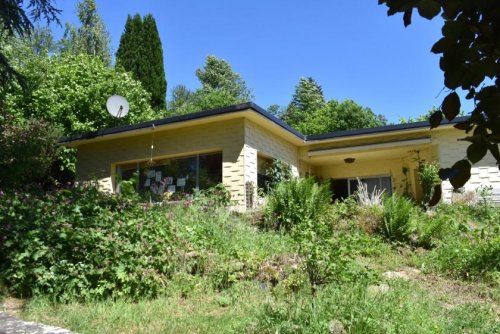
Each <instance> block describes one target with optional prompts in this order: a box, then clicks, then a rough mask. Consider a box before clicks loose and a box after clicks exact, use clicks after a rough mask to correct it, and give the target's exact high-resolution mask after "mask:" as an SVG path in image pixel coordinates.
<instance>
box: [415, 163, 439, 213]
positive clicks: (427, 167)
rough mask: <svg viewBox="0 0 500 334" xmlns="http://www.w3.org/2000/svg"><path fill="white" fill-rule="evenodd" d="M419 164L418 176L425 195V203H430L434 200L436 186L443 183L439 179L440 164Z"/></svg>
mask: <svg viewBox="0 0 500 334" xmlns="http://www.w3.org/2000/svg"><path fill="white" fill-rule="evenodd" d="M418 163H419V167H418V176H419V178H420V184H421V185H422V191H423V193H424V199H423V202H424V203H428V202H429V201H430V200H431V198H432V194H433V191H434V186H435V185H437V184H440V183H441V179H440V178H439V163H437V162H427V161H420V160H419V161H418Z"/></svg>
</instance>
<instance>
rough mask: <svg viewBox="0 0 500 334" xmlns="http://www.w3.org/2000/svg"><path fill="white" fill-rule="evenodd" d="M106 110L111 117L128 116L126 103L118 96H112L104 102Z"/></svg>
mask: <svg viewBox="0 0 500 334" xmlns="http://www.w3.org/2000/svg"><path fill="white" fill-rule="evenodd" d="M106 109H108V112H109V113H110V114H111V116H113V117H117V118H121V117H125V116H127V114H128V109H129V106H128V102H127V100H126V99H125V98H124V97H123V96H120V95H112V96H110V97H109V98H108V101H106Z"/></svg>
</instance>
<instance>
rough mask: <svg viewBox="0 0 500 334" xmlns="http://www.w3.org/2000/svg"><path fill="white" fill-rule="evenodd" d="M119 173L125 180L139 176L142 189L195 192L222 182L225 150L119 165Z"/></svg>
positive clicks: (148, 190) (138, 185)
mask: <svg viewBox="0 0 500 334" xmlns="http://www.w3.org/2000/svg"><path fill="white" fill-rule="evenodd" d="M117 175H118V176H119V178H120V179H121V180H130V179H132V178H133V177H136V179H137V184H136V189H137V190H138V191H139V192H151V193H154V194H157V195H161V194H163V193H165V192H170V193H178V192H181V193H191V192H193V191H194V190H195V189H207V188H210V187H212V186H215V185H216V184H218V183H221V182H222V153H220V152H219V153H210V154H198V155H194V156H188V157H182V158H173V159H164V160H159V161H155V162H154V163H153V164H152V163H148V162H141V163H135V164H124V165H118V166H117Z"/></svg>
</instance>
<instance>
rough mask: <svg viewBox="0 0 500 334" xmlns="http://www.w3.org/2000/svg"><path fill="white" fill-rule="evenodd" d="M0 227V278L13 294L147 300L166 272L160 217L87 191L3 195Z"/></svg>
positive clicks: (164, 222) (167, 246) (169, 238)
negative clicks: (40, 194) (36, 194)
mask: <svg viewBox="0 0 500 334" xmlns="http://www.w3.org/2000/svg"><path fill="white" fill-rule="evenodd" d="M0 222H1V223H0V242H1V247H0V272H1V274H0V275H1V277H0V279H2V280H4V281H5V283H6V284H7V285H8V287H9V289H10V291H11V292H12V293H13V294H14V295H17V296H23V297H28V296H32V295H40V294H48V295H51V296H54V297H56V298H58V299H61V300H67V299H71V298H78V299H96V298H103V297H130V298H140V297H150V296H155V295H158V294H159V293H161V292H162V291H163V289H164V287H165V286H166V284H167V280H168V278H169V277H170V275H171V274H172V271H173V269H174V263H173V254H172V252H173V242H174V237H173V236H174V235H173V232H172V230H171V222H170V221H169V219H168V218H167V216H166V215H165V214H164V212H162V211H158V210H156V208H152V207H148V206H145V205H138V203H136V202H134V201H131V200H127V199H124V198H120V197H117V196H111V195H107V194H103V193H101V192H99V191H98V190H97V189H95V188H84V187H77V188H73V189H64V190H58V191H55V192H51V193H46V194H45V195H44V196H34V195H31V194H29V193H6V194H4V196H1V197H0Z"/></svg>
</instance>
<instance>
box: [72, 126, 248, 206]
mask: <svg viewBox="0 0 500 334" xmlns="http://www.w3.org/2000/svg"><path fill="white" fill-rule="evenodd" d="M244 122H245V121H244V119H243V118H239V119H233V120H228V121H222V122H214V123H210V124H206V125H198V126H190V127H186V128H179V129H173V130H168V131H162V132H160V131H155V134H154V151H153V157H156V158H159V157H171V156H183V155H190V154H196V153H202V152H211V151H222V160H223V170H222V179H223V183H224V184H225V185H226V186H227V187H228V189H229V190H230V191H231V194H232V200H233V201H236V203H237V206H238V207H244V206H245V198H244V186H245V185H244V173H245V170H244V153H245V152H244V143H243V141H244ZM152 134H153V131H151V133H150V134H146V135H140V136H133V137H127V138H120V139H116V140H107V141H101V142H96V143H89V144H84V145H81V146H79V147H78V163H77V179H78V180H80V181H92V180H98V181H99V183H100V185H101V188H102V189H103V190H107V191H113V188H114V186H113V184H112V179H113V177H112V175H113V172H114V169H115V166H116V164H117V163H123V162H127V161H137V160H147V159H149V157H150V154H151V150H150V147H151V140H152Z"/></svg>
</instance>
